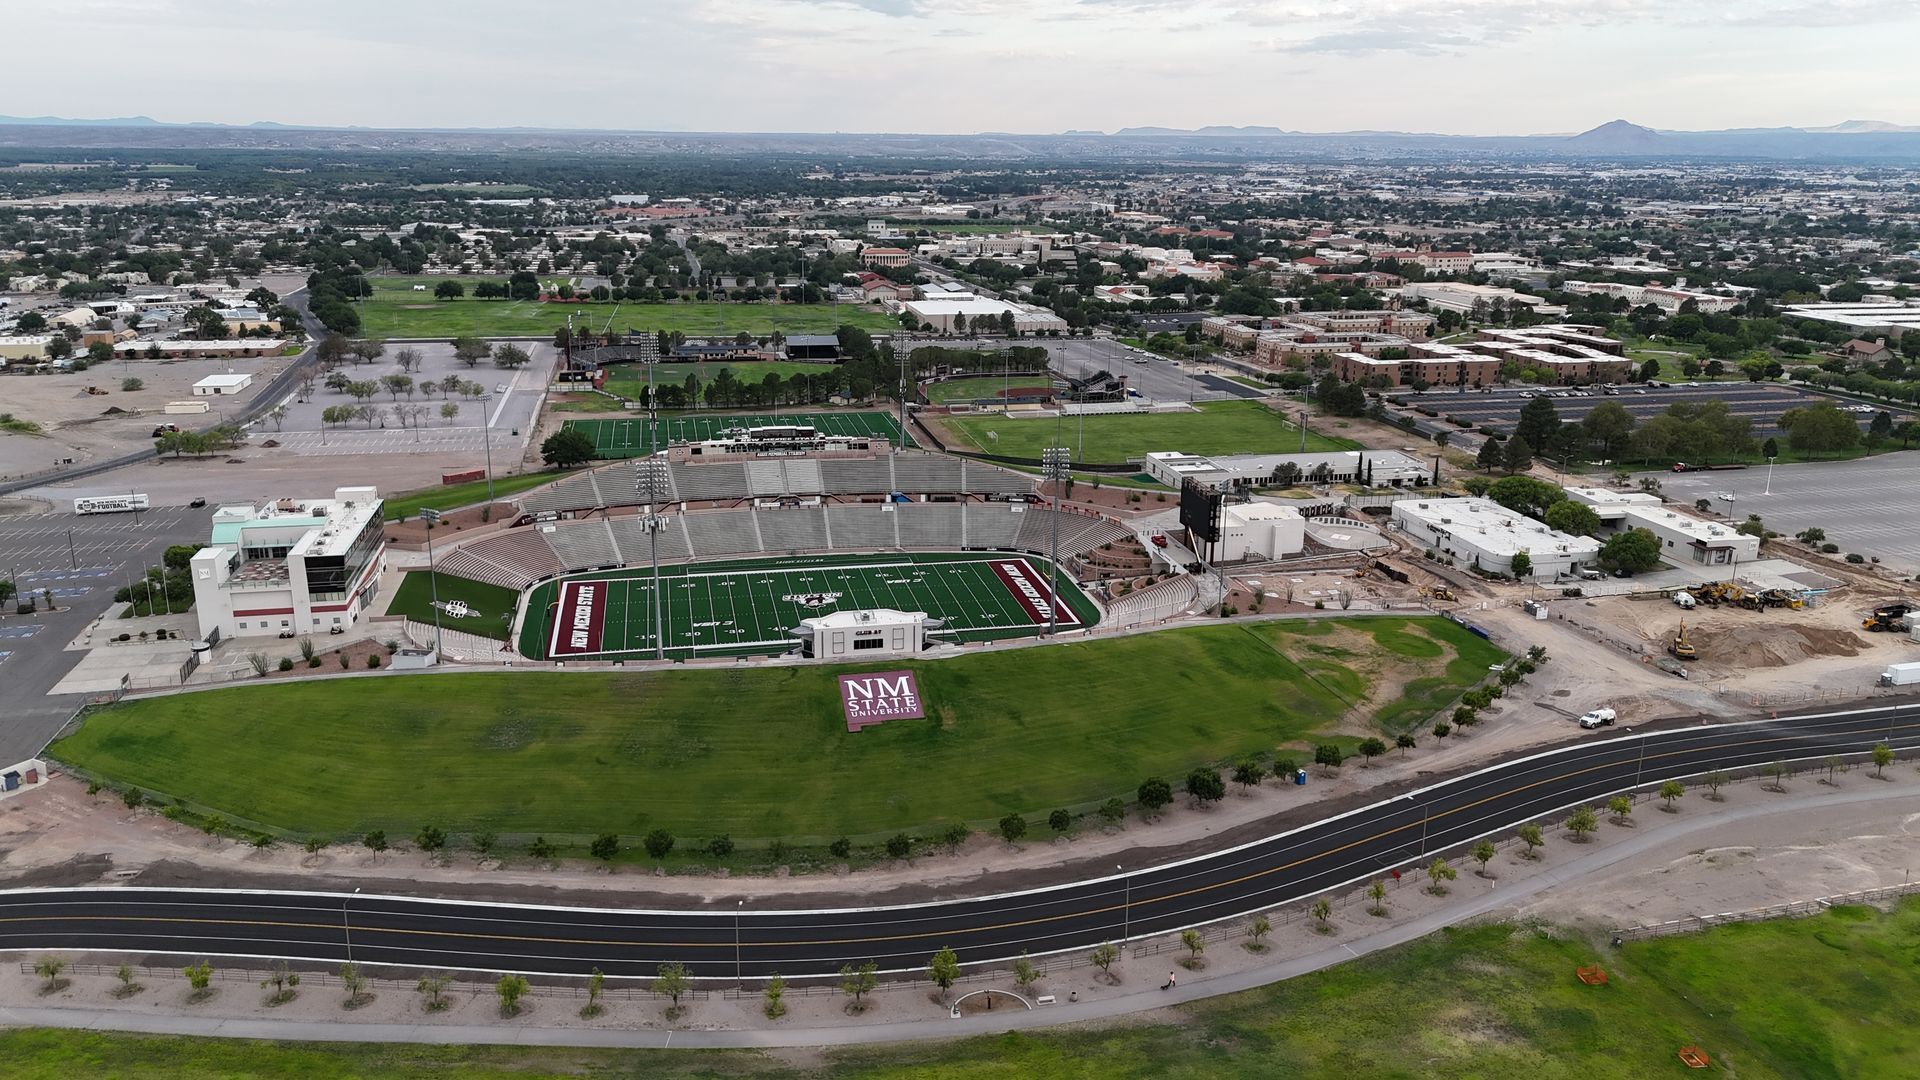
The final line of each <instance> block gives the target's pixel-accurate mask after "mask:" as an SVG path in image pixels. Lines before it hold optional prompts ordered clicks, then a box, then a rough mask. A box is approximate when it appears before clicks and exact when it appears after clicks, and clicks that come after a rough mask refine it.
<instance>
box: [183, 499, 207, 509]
mask: <svg viewBox="0 0 1920 1080" xmlns="http://www.w3.org/2000/svg"><path fill="white" fill-rule="evenodd" d="M205 505H207V500H206V499H204V498H195V499H194V500H193V501H192V502H190V503H188V504H187V506H188V508H189V509H193V510H198V509H200V508H201V507H203V506H205Z"/></svg>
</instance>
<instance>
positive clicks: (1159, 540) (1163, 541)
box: [1153, 533, 1167, 547]
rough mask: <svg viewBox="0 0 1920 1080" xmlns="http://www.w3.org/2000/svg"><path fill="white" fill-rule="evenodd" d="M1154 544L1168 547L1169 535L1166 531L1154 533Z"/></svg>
mask: <svg viewBox="0 0 1920 1080" xmlns="http://www.w3.org/2000/svg"><path fill="white" fill-rule="evenodd" d="M1153 546H1154V547H1166V546H1167V537H1166V534H1165V533H1154V534H1153Z"/></svg>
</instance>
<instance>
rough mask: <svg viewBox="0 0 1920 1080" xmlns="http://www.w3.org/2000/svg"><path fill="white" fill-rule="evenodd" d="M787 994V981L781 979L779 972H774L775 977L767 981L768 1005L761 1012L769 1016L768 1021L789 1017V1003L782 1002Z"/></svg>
mask: <svg viewBox="0 0 1920 1080" xmlns="http://www.w3.org/2000/svg"><path fill="white" fill-rule="evenodd" d="M786 993H787V980H785V979H783V978H781V977H780V973H779V972H777V971H776V972H774V973H773V977H772V978H770V979H768V980H767V989H766V998H767V1004H766V1007H765V1008H764V1009H762V1010H761V1011H762V1012H764V1013H766V1014H767V1019H769V1020H778V1019H780V1018H781V1017H783V1016H785V1015H787V1003H786V1002H785V1001H783V1000H781V999H782V998H784V997H785V996H786Z"/></svg>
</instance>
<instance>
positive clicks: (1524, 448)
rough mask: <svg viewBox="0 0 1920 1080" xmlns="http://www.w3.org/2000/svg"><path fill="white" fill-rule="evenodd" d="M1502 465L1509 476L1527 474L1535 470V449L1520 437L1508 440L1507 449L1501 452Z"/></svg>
mask: <svg viewBox="0 0 1920 1080" xmlns="http://www.w3.org/2000/svg"><path fill="white" fill-rule="evenodd" d="M1534 400H1536V401H1538V400H1539V399H1538V398H1535V399H1534ZM1500 465H1501V467H1503V468H1505V469H1506V470H1507V472H1508V473H1509V474H1512V473H1518V472H1525V471H1527V470H1528V469H1531V468H1533V447H1532V446H1529V445H1528V444H1527V440H1525V439H1522V438H1520V437H1519V436H1515V437H1513V438H1511V439H1508V440H1507V445H1506V447H1505V448H1504V449H1503V450H1501V452H1500Z"/></svg>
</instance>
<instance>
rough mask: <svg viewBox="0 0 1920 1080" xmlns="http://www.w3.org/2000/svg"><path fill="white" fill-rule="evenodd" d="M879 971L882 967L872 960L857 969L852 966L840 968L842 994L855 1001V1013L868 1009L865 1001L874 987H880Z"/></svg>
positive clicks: (844, 965)
mask: <svg viewBox="0 0 1920 1080" xmlns="http://www.w3.org/2000/svg"><path fill="white" fill-rule="evenodd" d="M879 971H880V965H879V964H876V963H874V962H873V961H871V960H869V961H867V962H866V963H864V964H861V965H860V966H859V967H857V968H856V967H854V966H853V965H852V964H842V965H841V966H840V992H841V993H843V994H846V995H847V996H848V997H851V998H852V999H853V1011H854V1012H860V1011H861V1010H863V1009H865V1008H866V1003H865V1001H864V1000H863V999H864V998H865V997H866V996H867V995H868V994H870V993H872V992H873V988H874V987H876V986H878V985H880V976H879V974H878V973H879Z"/></svg>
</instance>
